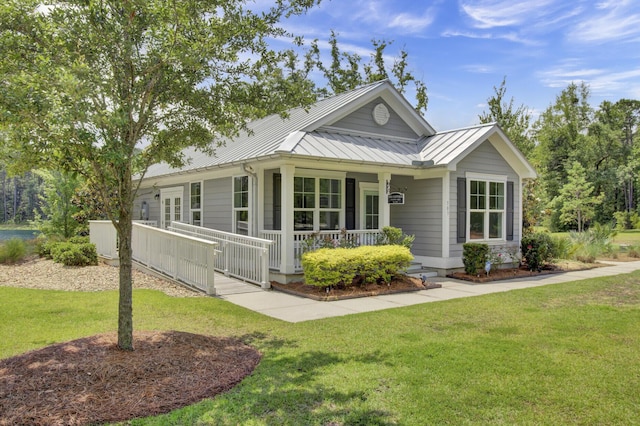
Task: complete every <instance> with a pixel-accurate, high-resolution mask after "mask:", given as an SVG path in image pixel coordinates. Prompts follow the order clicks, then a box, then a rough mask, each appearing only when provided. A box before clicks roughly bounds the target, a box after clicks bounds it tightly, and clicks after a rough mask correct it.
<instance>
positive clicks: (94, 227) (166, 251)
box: [89, 221, 218, 295]
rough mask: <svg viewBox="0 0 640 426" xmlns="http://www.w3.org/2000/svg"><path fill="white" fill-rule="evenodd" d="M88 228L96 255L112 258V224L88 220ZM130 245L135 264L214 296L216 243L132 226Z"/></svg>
mask: <svg viewBox="0 0 640 426" xmlns="http://www.w3.org/2000/svg"><path fill="white" fill-rule="evenodd" d="M107 225H108V226H107ZM89 226H90V228H89V235H90V238H91V242H92V243H94V244H96V248H97V249H98V254H99V255H101V256H106V257H111V258H116V257H117V237H116V230H115V228H114V227H113V224H112V223H111V222H109V221H91V222H90V223H89ZM131 244H132V245H131V247H132V250H133V259H134V260H135V261H137V262H139V263H141V264H143V265H145V266H147V267H148V268H151V269H154V270H156V271H158V272H161V273H163V274H165V275H167V276H169V277H171V278H173V279H175V280H178V281H182V282H184V283H186V284H189V285H191V286H194V287H196V288H199V289H201V290H203V291H205V292H206V293H207V294H210V295H215V282H214V267H213V265H214V264H215V258H216V247H217V245H218V244H217V243H215V242H213V241H209V240H204V239H200V238H194V237H189V236H186V235H183V234H178V233H175V232H171V231H166V230H163V229H158V228H155V227H153V226H149V225H144V224H141V223H134V224H133V234H132V241H131Z"/></svg>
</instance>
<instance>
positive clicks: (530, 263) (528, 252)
mask: <svg viewBox="0 0 640 426" xmlns="http://www.w3.org/2000/svg"><path fill="white" fill-rule="evenodd" d="M520 249H521V251H522V258H523V259H524V261H525V262H526V264H527V268H528V269H529V270H530V271H534V270H537V271H539V270H541V269H542V267H543V266H544V265H545V263H547V262H549V261H550V260H552V259H553V256H552V255H553V247H552V242H551V236H550V235H549V234H547V233H545V232H537V233H535V234H531V235H528V236H525V237H522V242H521V244H520Z"/></svg>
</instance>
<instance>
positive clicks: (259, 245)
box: [168, 222, 272, 288]
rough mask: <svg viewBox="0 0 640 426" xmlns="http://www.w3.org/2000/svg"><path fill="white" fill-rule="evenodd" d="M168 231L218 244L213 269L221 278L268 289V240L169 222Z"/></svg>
mask: <svg viewBox="0 0 640 426" xmlns="http://www.w3.org/2000/svg"><path fill="white" fill-rule="evenodd" d="M168 229H170V230H171V231H174V232H178V233H181V234H185V235H192V236H195V237H198V238H202V239H206V240H210V241H215V242H217V243H218V244H219V250H220V252H219V253H218V256H216V262H215V268H216V270H217V271H219V272H222V273H224V274H225V275H228V276H232V277H236V278H240V279H242V280H245V281H248V282H252V283H255V284H259V285H260V286H261V287H262V288H270V287H271V284H270V282H269V259H270V255H269V253H270V246H271V244H272V242H271V241H270V240H266V239H262V238H255V237H248V236H245V235H239V234H233V233H230V232H224V231H218V230H216V229H211V228H204V227H202V226H194V225H189V224H186V223H181V222H171V226H170V227H169V228H168Z"/></svg>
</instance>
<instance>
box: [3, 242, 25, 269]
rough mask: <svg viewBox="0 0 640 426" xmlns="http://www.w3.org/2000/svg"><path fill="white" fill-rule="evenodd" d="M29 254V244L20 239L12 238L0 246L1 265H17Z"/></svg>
mask: <svg viewBox="0 0 640 426" xmlns="http://www.w3.org/2000/svg"><path fill="white" fill-rule="evenodd" d="M26 254H27V243H25V241H24V240H22V239H20V238H11V239H10V240H7V241H5V242H4V243H3V244H2V245H0V263H16V262H19V261H20V260H22V259H23V258H24V256H25V255H26Z"/></svg>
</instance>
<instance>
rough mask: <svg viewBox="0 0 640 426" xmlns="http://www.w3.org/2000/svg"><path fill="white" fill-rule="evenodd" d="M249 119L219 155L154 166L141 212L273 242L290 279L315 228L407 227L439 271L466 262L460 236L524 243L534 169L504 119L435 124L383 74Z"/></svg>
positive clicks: (278, 273) (365, 232)
mask: <svg viewBox="0 0 640 426" xmlns="http://www.w3.org/2000/svg"><path fill="white" fill-rule="evenodd" d="M249 129H250V130H251V131H250V132H247V133H243V134H241V135H240V136H239V137H237V138H234V139H233V140H228V141H227V142H226V145H225V146H223V147H219V148H217V149H216V152H215V155H213V156H210V155H206V154H204V153H201V152H198V151H195V150H193V149H187V150H186V151H185V152H184V154H185V157H186V158H189V159H190V161H189V163H188V164H187V165H186V166H184V167H182V168H180V169H175V168H171V167H170V166H168V165H167V164H157V165H154V166H152V167H151V168H150V169H149V170H148V172H147V173H146V175H145V177H144V179H143V181H142V182H141V187H140V191H139V195H138V197H137V199H136V208H137V209H138V210H137V211H139V212H140V217H139V218H140V219H144V220H156V221H157V222H158V223H159V224H160V226H162V227H166V226H168V225H169V224H170V222H171V221H179V222H185V223H190V224H192V225H197V226H202V227H207V228H214V229H217V230H220V231H226V232H230V233H236V234H242V235H248V236H254V237H259V238H264V239H268V240H272V241H274V243H273V244H272V246H271V250H272V251H275V252H276V256H272V257H271V258H272V259H275V260H272V261H271V263H270V265H269V267H270V271H271V273H272V274H273V276H274V277H279V278H282V277H283V276H284V277H285V279H286V277H287V276H291V275H293V274H296V273H300V262H299V255H300V245H301V243H302V241H303V240H304V239H305V238H307V237H308V236H309V235H310V234H312V233H313V232H317V231H321V233H326V234H328V235H329V236H330V238H339V235H340V230H341V229H346V232H347V233H349V234H354V235H357V238H360V239H361V242H363V243H366V242H367V241H372V238H373V237H375V235H373V234H375V233H377V232H378V230H379V229H381V228H382V227H384V226H389V225H390V226H394V227H398V228H401V229H402V230H403V231H404V233H406V234H410V235H415V242H414V244H413V248H412V253H413V255H414V256H415V261H416V262H418V263H419V264H421V265H422V267H423V268H425V269H426V268H429V269H432V270H435V271H438V272H439V273H440V274H443V273H445V272H446V271H448V270H452V269H457V268H461V267H462V266H463V263H462V244H463V243H464V242H486V243H488V244H489V245H490V246H495V247H496V249H499V250H507V249H508V248H511V249H513V248H517V247H518V246H519V241H520V239H521V235H522V188H523V179H528V178H534V177H535V176H536V174H535V171H534V169H533V167H532V166H531V165H530V164H529V163H528V162H527V160H526V158H525V157H524V155H523V154H522V153H521V152H520V151H518V149H517V148H516V147H515V146H514V145H513V143H512V142H511V141H510V140H509V139H508V137H507V136H506V135H505V133H504V132H503V131H502V130H501V129H500V127H499V126H498V125H497V124H483V125H478V126H473V127H468V128H463V129H456V130H448V131H444V132H436V131H435V130H434V129H433V127H431V125H430V124H429V123H428V122H427V121H426V120H425V119H424V118H423V117H422V116H421V115H420V114H419V113H417V112H416V110H415V109H414V108H413V107H412V106H411V105H410V104H409V102H408V101H407V100H406V99H405V98H404V97H403V96H402V95H401V94H400V93H399V92H398V91H397V90H396V89H395V88H394V87H393V85H392V84H391V83H390V82H389V81H386V80H385V81H380V82H376V83H372V84H369V85H366V86H363V87H360V88H357V89H355V90H352V91H349V92H346V93H341V94H339V95H336V96H332V97H329V98H326V99H322V100H320V101H318V102H317V103H315V104H314V105H313V106H311V107H310V108H307V109H303V108H297V109H293V110H291V111H290V114H289V117H288V118H282V117H280V116H278V115H274V116H268V117H265V118H263V119H259V120H256V121H253V122H251V123H250V124H249ZM343 232H344V231H343ZM372 235H373V237H372Z"/></svg>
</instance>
